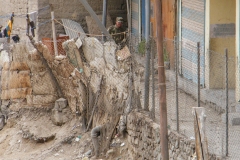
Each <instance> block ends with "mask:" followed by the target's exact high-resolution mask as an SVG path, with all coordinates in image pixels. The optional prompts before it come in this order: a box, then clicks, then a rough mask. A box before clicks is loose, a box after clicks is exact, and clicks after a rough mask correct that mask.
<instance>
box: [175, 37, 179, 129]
mask: <svg viewBox="0 0 240 160" xmlns="http://www.w3.org/2000/svg"><path fill="white" fill-rule="evenodd" d="M177 46H178V42H177V36H175V37H174V52H175V76H176V84H175V85H176V86H175V87H176V119H177V132H179V111H178V49H177Z"/></svg>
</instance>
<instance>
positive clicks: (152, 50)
mask: <svg viewBox="0 0 240 160" xmlns="http://www.w3.org/2000/svg"><path fill="white" fill-rule="evenodd" d="M154 53H156V52H155V45H154V39H151V63H152V65H151V71H152V73H151V74H152V108H151V116H152V119H153V120H154V119H155V79H154V75H155V74H154Z"/></svg>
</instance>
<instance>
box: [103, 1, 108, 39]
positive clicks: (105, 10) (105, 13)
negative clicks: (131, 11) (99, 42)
mask: <svg viewBox="0 0 240 160" xmlns="http://www.w3.org/2000/svg"><path fill="white" fill-rule="evenodd" d="M107 3H108V0H103V14H102V24H103V25H104V27H105V28H106V24H107V21H106V19H107ZM102 38H103V41H105V40H106V37H105V36H104V35H103V37H102Z"/></svg>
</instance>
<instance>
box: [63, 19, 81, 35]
mask: <svg viewBox="0 0 240 160" xmlns="http://www.w3.org/2000/svg"><path fill="white" fill-rule="evenodd" d="M62 22H63V25H64V29H65V32H66V34H67V35H68V36H69V37H70V39H73V38H77V37H79V33H80V37H85V36H86V34H85V32H84V31H83V29H82V27H81V25H80V24H79V23H77V22H75V21H72V20H70V19H62Z"/></svg>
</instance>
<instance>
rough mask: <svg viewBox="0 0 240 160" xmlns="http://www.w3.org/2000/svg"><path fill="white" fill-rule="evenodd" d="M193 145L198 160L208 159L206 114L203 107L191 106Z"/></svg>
mask: <svg viewBox="0 0 240 160" xmlns="http://www.w3.org/2000/svg"><path fill="white" fill-rule="evenodd" d="M192 114H193V116H194V132H195V145H196V153H197V159H198V160H208V145H207V137H206V135H205V122H206V114H205V108H203V107H193V108H192Z"/></svg>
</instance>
